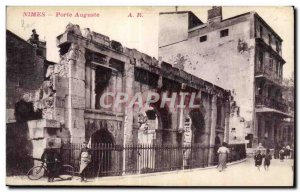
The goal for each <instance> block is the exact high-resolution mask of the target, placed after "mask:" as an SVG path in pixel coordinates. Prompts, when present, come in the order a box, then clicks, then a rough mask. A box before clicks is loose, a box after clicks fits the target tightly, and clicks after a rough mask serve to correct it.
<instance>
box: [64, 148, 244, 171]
mask: <svg viewBox="0 0 300 192" xmlns="http://www.w3.org/2000/svg"><path fill="white" fill-rule="evenodd" d="M89 148H90V150H91V154H92V161H91V163H90V164H89V166H88V168H87V169H88V175H89V176H90V177H100V176H117V175H123V174H144V173H154V172H164V171H172V170H181V169H193V168H198V167H208V166H213V165H217V164H218V156H217V149H218V147H217V146H201V145H196V144H195V145H184V146H176V145H150V144H141V145H126V146H119V145H113V144H94V145H91V146H90V147H89ZM229 149H230V154H229V155H228V162H232V161H237V160H241V159H244V158H246V150H245V145H244V144H236V145H230V146H229ZM80 151H81V145H80V144H65V145H63V146H62V148H61V153H62V158H63V161H64V163H65V164H69V165H72V166H73V167H74V168H75V171H76V172H78V171H79V167H80V165H79V161H80V159H79V155H80ZM123 157H125V159H123Z"/></svg>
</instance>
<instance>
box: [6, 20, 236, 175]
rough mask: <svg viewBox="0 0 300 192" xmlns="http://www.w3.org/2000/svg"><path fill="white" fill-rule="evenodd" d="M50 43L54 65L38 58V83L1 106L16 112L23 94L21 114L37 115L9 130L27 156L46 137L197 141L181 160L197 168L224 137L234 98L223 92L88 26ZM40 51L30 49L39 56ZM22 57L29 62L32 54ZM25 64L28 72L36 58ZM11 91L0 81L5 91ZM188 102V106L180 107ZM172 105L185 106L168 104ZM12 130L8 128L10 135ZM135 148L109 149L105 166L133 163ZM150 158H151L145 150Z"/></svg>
mask: <svg viewBox="0 0 300 192" xmlns="http://www.w3.org/2000/svg"><path fill="white" fill-rule="evenodd" d="M35 35H37V34H36V33H35V32H34V33H33V37H32V38H31V39H30V40H29V41H28V42H26V43H25V44H26V46H28V47H30V48H28V50H31V49H32V50H36V49H37V48H38V49H39V48H40V47H39V46H40V45H39V44H41V41H39V40H38V39H37V38H34V37H35ZM8 36H9V35H8ZM7 43H9V42H7ZM43 45H45V42H44V43H43ZM57 46H58V48H59V55H60V61H59V62H58V63H53V62H47V61H46V59H45V55H43V57H42V58H43V60H42V61H44V62H38V63H39V64H40V66H39V68H38V69H39V71H38V72H37V76H36V77H35V78H37V77H39V81H35V83H38V85H36V86H35V87H33V86H31V88H32V90H31V91H26V93H23V92H18V90H17V92H18V94H20V95H21V96H20V97H19V98H17V97H16V98H12V97H11V96H10V95H8V96H7V101H8V102H9V101H11V99H14V100H13V101H12V103H11V104H10V105H7V106H8V107H7V108H8V110H9V111H10V110H12V111H17V110H18V109H16V106H17V103H18V102H20V101H21V100H24V98H26V105H24V106H23V107H22V109H23V110H24V109H25V113H26V114H28V112H27V111H26V110H31V111H32V113H38V115H36V116H33V115H29V116H30V118H27V119H23V120H22V123H23V124H24V126H23V127H22V126H20V125H18V124H14V126H15V127H17V129H22V130H24V137H25V138H26V139H25V140H26V142H27V144H26V146H30V147H28V149H26V153H27V154H30V155H31V156H33V157H40V156H41V154H42V152H43V150H44V149H45V148H46V147H47V143H48V142H49V141H53V142H54V144H55V145H54V146H55V147H56V148H61V147H62V146H64V145H67V144H70V143H72V144H74V143H75V144H76V143H77V144H80V143H82V142H83V141H87V142H89V145H91V146H95V145H98V144H103V143H104V144H109V145H115V146H125V145H139V144H147V145H157V146H184V145H197V146H200V147H199V150H198V151H197V153H194V155H193V156H188V157H187V159H189V162H194V163H195V162H196V163H197V164H199V166H204V165H208V164H213V162H214V161H215V159H214V157H215V156H216V151H215V148H214V146H219V145H220V144H222V142H224V141H226V142H228V140H229V138H230V135H229V134H230V132H229V117H230V115H231V114H234V112H235V111H236V107H233V108H232V109H234V111H232V110H231V106H234V105H233V103H234V101H233V98H232V96H231V93H230V91H228V90H226V89H223V88H221V87H219V86H216V85H214V84H212V83H210V82H208V81H205V80H203V79H201V78H199V77H196V76H195V75H191V74H189V73H187V72H185V71H183V70H180V69H178V68H176V67H172V65H171V64H169V63H167V62H164V61H160V60H157V59H155V58H152V57H150V56H149V55H146V54H143V53H141V52H139V51H137V50H135V49H129V48H126V47H124V46H122V44H121V43H119V42H117V41H114V40H110V38H109V37H108V36H105V35H102V34H99V33H96V32H92V31H90V29H89V28H86V29H84V30H82V31H81V30H80V27H79V26H78V25H73V24H71V23H70V24H69V25H67V27H66V30H65V32H64V33H63V34H61V35H59V36H58V37H57ZM44 48H45V46H43V47H42V50H41V51H35V52H34V53H43V54H45V52H46V50H45V49H44ZM7 57H8V61H10V60H11V59H14V60H18V61H19V60H20V61H21V60H22V59H20V58H18V57H17V58H15V55H12V54H8V55H7ZM26 57H27V56H26ZM30 58H31V59H35V56H33V57H30ZM38 58H39V57H38ZM13 63H14V62H8V63H7V65H8V68H10V67H11V68H12V69H11V70H12V72H14V70H15V69H14V66H12V64H13ZM20 65H21V64H20ZM30 65H31V67H33V69H32V71H34V70H35V69H34V67H35V66H36V63H35V62H31V63H30ZM19 67H20V68H22V66H19ZM8 73H9V70H8ZM18 75H20V74H17V75H16V77H18ZM29 77H32V75H31V74H28V75H25V76H24V77H23V79H24V80H26V79H27V78H29ZM8 85H10V84H8ZM12 92H13V90H11V89H10V86H8V94H11V93H12ZM149 92H150V93H157V94H158V95H160V96H161V97H159V98H157V99H156V100H153V99H152V97H148V95H147V94H148V93H149ZM182 93H184V94H186V95H187V96H186V97H185V99H183V100H182V99H181V98H182V97H180V96H178V95H180V94H182ZM193 93H195V94H193ZM152 96H153V95H152ZM125 97H126V98H128V101H129V100H131V101H132V100H133V101H134V105H128V102H126V101H125V99H124V98H125ZM164 97H165V100H167V103H171V102H172V101H174V103H173V104H175V105H171V104H169V105H168V104H166V105H162V102H164V101H163V100H164ZM171 98H174V99H173V100H172V99H171ZM149 100H152V102H150V103H149ZM191 101H193V102H194V103H193V104H194V105H195V106H196V107H192V108H190V107H186V106H190V105H188V104H190V103H191ZM129 104H130V103H129ZM147 104H148V105H147ZM178 105H183V106H185V107H182V108H176V107H175V108H174V107H172V106H178ZM130 106H132V107H130ZM9 114H12V115H11V116H10V117H9V119H11V120H10V121H11V122H18V121H14V119H17V113H16V112H9ZM8 123H9V121H8ZM9 128H10V127H9V126H8V127H7V129H8V130H9ZM16 134H17V133H16V132H12V133H11V136H12V137H14V136H16ZM12 143H13V142H12ZM14 150H17V149H14ZM135 153H136V152H135V151H134V150H132V151H130V152H128V154H127V155H126V156H124V155H123V156H122V157H121V159H114V158H113V155H112V154H111V155H109V159H110V161H111V162H110V163H109V166H110V167H112V168H113V167H114V168H116V167H120V166H123V168H124V169H126V167H130V166H132V165H133V164H137V162H136V155H135ZM150 156H156V155H155V154H154V153H153V154H152V153H151V154H150ZM168 156H169V155H168ZM15 158H16V157H15ZM164 158H165V157H164V155H162V156H160V157H159V159H157V160H156V161H155V162H157V163H158V164H159V162H160V163H161V164H163V163H168V162H166V161H165V160H164ZM17 159H18V158H16V160H17ZM19 159H20V158H19ZM178 160H179V161H182V159H181V160H180V159H178ZM122 162H123V163H122ZM187 164H188V163H187Z"/></svg>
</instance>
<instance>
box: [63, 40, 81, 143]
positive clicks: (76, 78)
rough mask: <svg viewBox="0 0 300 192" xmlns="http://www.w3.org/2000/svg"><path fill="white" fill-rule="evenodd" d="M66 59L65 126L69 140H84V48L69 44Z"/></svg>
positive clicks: (77, 141)
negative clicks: (66, 93) (69, 136)
mask: <svg viewBox="0 0 300 192" xmlns="http://www.w3.org/2000/svg"><path fill="white" fill-rule="evenodd" d="M67 60H68V68H69V70H68V85H69V88H68V96H67V115H66V122H67V123H66V127H67V128H68V129H69V130H70V133H71V142H72V143H80V142H83V141H84V140H85V123H84V109H85V48H84V47H81V46H79V45H77V44H75V43H72V44H71V47H70V49H69V52H68V53H67Z"/></svg>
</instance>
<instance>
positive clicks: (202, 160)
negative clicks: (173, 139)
mask: <svg viewBox="0 0 300 192" xmlns="http://www.w3.org/2000/svg"><path fill="white" fill-rule="evenodd" d="M189 116H190V118H191V120H192V125H191V129H192V146H193V147H192V153H191V161H190V167H204V166H206V164H207V157H208V148H205V147H206V145H205V144H206V142H207V141H206V140H207V139H208V138H207V137H206V135H205V121H204V117H203V115H202V113H201V111H200V110H193V111H191V112H190V114H189Z"/></svg>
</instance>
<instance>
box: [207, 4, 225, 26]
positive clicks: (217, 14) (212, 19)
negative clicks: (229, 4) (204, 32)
mask: <svg viewBox="0 0 300 192" xmlns="http://www.w3.org/2000/svg"><path fill="white" fill-rule="evenodd" d="M207 14H208V16H207V23H208V24H212V23H219V22H221V21H222V7H221V6H213V7H212V9H210V10H208V12H207Z"/></svg>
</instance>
